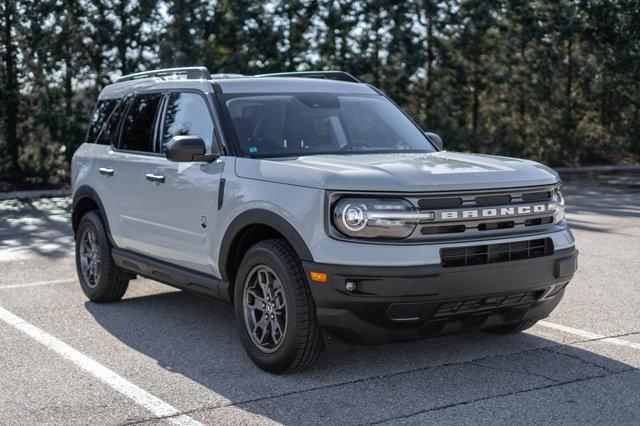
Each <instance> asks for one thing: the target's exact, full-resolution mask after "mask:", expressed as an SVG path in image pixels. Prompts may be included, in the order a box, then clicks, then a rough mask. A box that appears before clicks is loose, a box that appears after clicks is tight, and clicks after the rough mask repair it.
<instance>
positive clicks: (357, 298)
mask: <svg viewBox="0 0 640 426" xmlns="http://www.w3.org/2000/svg"><path fill="white" fill-rule="evenodd" d="M577 258H578V251H577V250H576V249H575V247H573V246H572V247H570V248H566V249H563V250H556V251H555V252H554V253H553V254H551V255H547V256H544V257H538V258H531V259H524V260H515V261H508V262H502V263H490V264H484V265H475V266H460V267H443V266H442V265H440V264H437V265H426V266H401V267H388V266H378V267H376V266H366V267H364V266H345V265H328V264H321V263H313V262H303V266H304V269H305V273H306V276H307V277H310V272H312V271H313V272H321V273H325V274H327V282H325V283H320V282H315V281H312V280H311V279H309V285H310V288H311V292H312V294H313V297H314V300H315V303H316V307H317V317H318V321H319V323H320V326H321V327H322V328H323V329H324V331H325V332H326V333H327V336H329V337H330V338H336V337H337V338H338V339H340V340H345V341H348V342H350V343H354V344H361V345H374V344H381V343H387V342H394V341H403V340H411V339H417V338H423V337H429V336H435V335H440V334H448V333H454V332H459V331H465V330H471V329H483V328H491V327H496V326H500V325H503V324H508V323H513V322H518V321H523V320H537V319H542V318H544V317H546V316H548V315H549V313H551V311H552V310H553V309H554V308H555V307H556V306H557V305H558V303H559V302H560V299H561V298H562V296H563V294H564V288H565V286H566V285H567V283H568V282H569V281H570V280H571V278H572V277H573V274H574V272H575V270H576V269H577ZM348 281H351V282H353V283H355V284H356V290H355V291H353V292H349V291H347V290H346V289H345V283H346V282H348Z"/></svg>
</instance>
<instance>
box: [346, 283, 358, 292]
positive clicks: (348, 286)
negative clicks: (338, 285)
mask: <svg viewBox="0 0 640 426" xmlns="http://www.w3.org/2000/svg"><path fill="white" fill-rule="evenodd" d="M344 289H345V290H347V291H348V292H349V293H353V292H354V291H356V283H354V282H353V281H347V282H345V283H344Z"/></svg>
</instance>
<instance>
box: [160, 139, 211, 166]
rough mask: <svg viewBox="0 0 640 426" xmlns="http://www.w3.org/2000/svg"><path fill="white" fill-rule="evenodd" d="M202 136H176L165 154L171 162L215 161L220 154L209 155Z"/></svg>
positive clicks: (168, 145)
mask: <svg viewBox="0 0 640 426" xmlns="http://www.w3.org/2000/svg"><path fill="white" fill-rule="evenodd" d="M206 152H207V148H206V146H205V144H204V141H203V140H202V138H201V137H200V136H191V135H188V136H174V137H173V138H172V139H171V140H170V141H169V143H168V144H167V147H166V150H165V154H166V156H167V160H169V161H178V162H184V161H209V162H211V161H215V160H216V159H217V158H218V157H219V155H218V154H207V153H206Z"/></svg>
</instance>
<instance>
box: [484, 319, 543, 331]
mask: <svg viewBox="0 0 640 426" xmlns="http://www.w3.org/2000/svg"><path fill="white" fill-rule="evenodd" d="M537 322H538V321H537V320H527V321H520V322H515V323H513V324H507V325H501V326H499V327H493V328H488V329H486V330H485V331H487V332H489V333H493V334H514V333H520V332H521V331H525V330H526V329H527V328H531V327H533V326H534V325H535V324H536V323H537Z"/></svg>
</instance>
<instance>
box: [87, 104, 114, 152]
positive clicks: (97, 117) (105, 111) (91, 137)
mask: <svg viewBox="0 0 640 426" xmlns="http://www.w3.org/2000/svg"><path fill="white" fill-rule="evenodd" d="M118 102H120V101H119V99H104V100H101V101H98V105H96V109H95V111H94V112H93V116H91V123H90V125H89V132H88V133H87V140H86V142H88V143H96V142H97V139H98V136H99V135H100V132H101V131H102V129H103V128H104V126H105V124H106V123H107V119H108V118H109V116H110V115H111V113H112V112H113V109H114V108H115V107H116V105H117V104H118Z"/></svg>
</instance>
